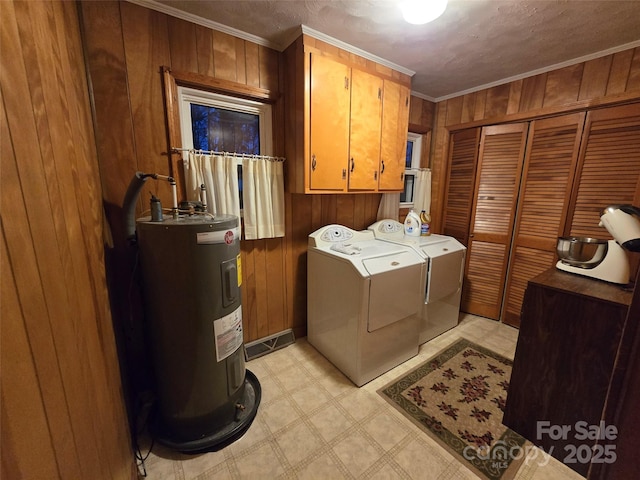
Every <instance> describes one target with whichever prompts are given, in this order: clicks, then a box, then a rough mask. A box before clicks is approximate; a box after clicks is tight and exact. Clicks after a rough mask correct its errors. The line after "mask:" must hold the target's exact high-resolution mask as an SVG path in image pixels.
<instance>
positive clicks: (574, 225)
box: [567, 103, 640, 239]
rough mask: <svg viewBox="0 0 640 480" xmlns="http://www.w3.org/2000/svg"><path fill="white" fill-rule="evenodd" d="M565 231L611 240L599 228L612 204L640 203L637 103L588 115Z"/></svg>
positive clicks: (603, 230) (639, 110)
mask: <svg viewBox="0 0 640 480" xmlns="http://www.w3.org/2000/svg"><path fill="white" fill-rule="evenodd" d="M576 179H577V180H576V182H577V185H578V188H577V190H576V191H575V195H574V198H573V199H572V202H571V206H570V209H571V210H570V215H569V219H570V221H569V222H568V227H567V233H570V234H571V235H576V236H588V237H596V238H606V239H610V238H611V235H609V232H607V230H606V229H605V228H603V227H599V226H598V224H599V222H600V214H601V212H602V210H603V209H604V208H605V207H606V206H608V205H612V204H623V203H630V204H633V205H636V206H638V205H640V104H638V103H636V104H632V105H624V106H621V107H612V108H605V109H602V110H592V111H590V112H589V113H588V114H587V121H586V125H585V133H584V135H583V140H582V146H581V148H580V157H579V161H578V171H577V174H576Z"/></svg>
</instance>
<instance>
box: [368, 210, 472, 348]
mask: <svg viewBox="0 0 640 480" xmlns="http://www.w3.org/2000/svg"><path fill="white" fill-rule="evenodd" d="M368 229H369V230H370V231H372V232H373V233H374V235H375V237H376V238H377V239H379V240H384V241H385V242H392V243H396V244H400V245H405V246H408V247H411V248H413V249H414V250H415V251H417V252H418V253H419V254H420V255H421V256H422V257H423V258H424V259H425V261H426V262H427V275H426V277H425V282H424V283H423V284H422V287H421V288H422V300H423V305H422V308H421V313H420V345H422V344H423V343H425V342H427V341H428V340H431V339H432V338H434V337H436V336H438V335H440V334H441V333H444V332H446V331H447V330H449V329H451V328H453V327H455V326H456V325H458V317H459V315H460V299H461V296H462V279H463V277H464V263H465V256H466V251H467V248H466V247H465V246H464V245H462V244H461V243H460V242H458V241H457V240H456V239H455V238H453V237H448V236H445V235H435V234H432V235H427V236H420V237H415V236H409V235H405V234H404V226H403V225H402V224H401V223H399V222H397V221H395V220H390V219H387V220H380V221H378V222H376V223H374V224H373V225H371V226H369V228H368Z"/></svg>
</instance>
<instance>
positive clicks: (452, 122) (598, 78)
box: [430, 48, 640, 232]
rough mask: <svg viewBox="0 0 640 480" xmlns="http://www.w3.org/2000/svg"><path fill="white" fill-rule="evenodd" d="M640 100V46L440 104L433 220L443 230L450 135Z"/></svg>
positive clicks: (438, 230)
mask: <svg viewBox="0 0 640 480" xmlns="http://www.w3.org/2000/svg"><path fill="white" fill-rule="evenodd" d="M639 98H640V48H635V49H630V50H625V51H622V52H618V53H615V54H612V55H607V56H605V57H601V58H597V59H593V60H590V61H588V62H584V63H579V64H576V65H571V66H568V67H564V68H561V69H558V70H553V71H550V72H546V73H541V74H538V75H534V76H531V77H527V78H524V79H521V80H516V81H514V82H510V83H508V84H505V85H499V86H497V87H492V88H489V89H485V90H479V91H477V92H473V93H469V94H466V95H462V96H460V97H455V98H451V99H448V100H444V101H442V102H438V104H437V105H436V115H435V125H436V126H435V130H434V137H433V142H434V144H433V147H434V148H433V155H432V158H431V163H430V166H431V170H432V203H431V208H432V219H433V229H434V231H435V232H441V229H442V208H443V202H444V196H445V179H446V175H447V169H448V165H447V158H448V145H449V141H448V138H449V133H450V132H451V131H455V130H460V129H463V128H467V127H474V126H482V125H494V124H499V123H506V122H513V121H520V120H526V119H530V118H535V117H544V116H549V115H557V114H561V113H568V112H573V111H580V110H585V109H587V108H597V107H600V106H606V105H612V104H616V103H624V102H629V101H632V100H637V99H639Z"/></svg>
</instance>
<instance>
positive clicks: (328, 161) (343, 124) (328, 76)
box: [308, 53, 351, 191]
mask: <svg viewBox="0 0 640 480" xmlns="http://www.w3.org/2000/svg"><path fill="white" fill-rule="evenodd" d="M310 78H311V86H310V89H311V91H310V97H311V98H310V117H311V118H310V121H309V128H310V132H309V139H310V140H309V147H310V150H309V164H308V168H309V179H310V181H309V188H311V189H314V190H338V191H343V190H345V189H346V181H347V180H346V179H347V163H348V159H349V105H350V98H351V95H350V92H351V89H350V83H351V79H350V68H349V67H348V66H346V65H343V64H341V63H339V62H336V61H334V60H331V59H329V58H327V57H323V56H322V55H316V54H313V53H312V54H311V74H310Z"/></svg>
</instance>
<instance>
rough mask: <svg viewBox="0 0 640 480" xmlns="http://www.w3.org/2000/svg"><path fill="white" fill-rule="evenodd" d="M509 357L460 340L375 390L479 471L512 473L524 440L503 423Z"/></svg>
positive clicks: (493, 475)
mask: <svg viewBox="0 0 640 480" xmlns="http://www.w3.org/2000/svg"><path fill="white" fill-rule="evenodd" d="M511 366H512V361H511V360H509V359H507V358H505V357H503V356H501V355H498V354H497V353H495V352H492V351H491V350H489V349H487V348H484V347H481V346H479V345H476V344H474V343H472V342H470V341H469V340H466V339H460V340H458V341H456V342H455V343H453V344H452V345H450V346H449V347H447V348H446V349H444V350H442V351H441V352H440V353H438V354H437V355H436V356H434V357H433V358H431V359H430V360H427V361H426V362H425V363H423V364H421V365H420V366H418V367H417V368H415V369H413V370H412V371H410V372H409V373H405V374H404V375H402V377H400V378H398V379H396V380H394V381H393V382H391V383H389V384H388V385H387V386H385V387H384V388H382V389H380V390H379V391H378V393H379V394H381V395H382V396H383V398H385V399H386V400H387V401H388V402H389V403H391V404H392V405H393V406H395V407H396V408H397V409H398V410H399V411H400V412H401V413H403V414H404V415H405V416H406V417H408V418H409V419H411V420H412V421H413V422H414V423H415V424H417V425H418V426H419V427H420V428H421V429H422V430H424V431H425V432H426V433H428V434H429V435H430V436H431V437H432V438H434V439H435V440H436V441H438V443H440V444H441V445H442V446H443V447H444V448H446V449H447V450H448V451H449V452H451V453H452V454H453V455H454V456H456V457H457V458H458V459H459V460H460V462H462V463H463V464H465V465H466V466H467V467H469V468H470V469H471V470H473V471H474V472H475V473H476V474H477V475H479V476H481V477H482V478H488V479H491V480H507V479H510V478H513V476H514V475H515V473H516V472H517V470H518V468H519V467H520V465H521V463H522V461H523V460H524V456H525V450H524V447H523V445H524V443H525V439H524V438H523V437H521V436H520V435H518V434H517V433H515V432H514V431H512V430H510V429H509V428H507V427H505V426H504V425H503V424H502V416H503V412H504V407H505V402H506V398H507V391H508V389H509V378H510V376H511Z"/></svg>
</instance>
